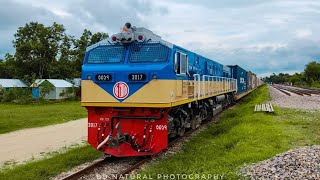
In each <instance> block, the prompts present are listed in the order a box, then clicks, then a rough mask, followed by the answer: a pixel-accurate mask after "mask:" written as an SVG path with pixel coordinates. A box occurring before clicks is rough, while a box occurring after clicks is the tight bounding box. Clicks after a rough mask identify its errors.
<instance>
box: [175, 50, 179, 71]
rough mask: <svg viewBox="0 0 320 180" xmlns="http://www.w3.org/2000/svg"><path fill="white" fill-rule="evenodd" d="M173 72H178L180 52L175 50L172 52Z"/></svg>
mask: <svg viewBox="0 0 320 180" xmlns="http://www.w3.org/2000/svg"><path fill="white" fill-rule="evenodd" d="M174 72H176V74H180V53H179V52H176V53H175V54H174Z"/></svg>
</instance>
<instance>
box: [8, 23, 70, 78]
mask: <svg viewBox="0 0 320 180" xmlns="http://www.w3.org/2000/svg"><path fill="white" fill-rule="evenodd" d="M64 32H65V29H64V27H63V25H60V24H57V23H53V25H52V26H49V27H45V26H44V25H43V24H40V23H37V22H30V23H29V24H26V25H25V26H24V27H19V28H18V30H17V33H15V34H14V37H15V40H14V41H13V45H14V47H15V48H16V54H15V66H16V68H17V69H18V71H19V74H18V76H19V77H22V76H24V75H26V74H31V73H35V74H37V77H39V78H41V79H42V78H48V76H49V73H48V68H49V66H50V64H51V63H53V62H54V61H55V60H56V56H57V54H58V50H59V44H60V41H61V39H62V38H63V37H64V35H65V34H64Z"/></svg>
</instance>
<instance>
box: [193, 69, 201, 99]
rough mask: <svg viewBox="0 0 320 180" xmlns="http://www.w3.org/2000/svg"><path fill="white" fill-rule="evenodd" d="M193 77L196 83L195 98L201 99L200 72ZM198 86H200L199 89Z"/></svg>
mask: <svg viewBox="0 0 320 180" xmlns="http://www.w3.org/2000/svg"><path fill="white" fill-rule="evenodd" d="M193 78H194V79H193V84H194V87H193V88H194V89H193V98H196V97H197V98H198V99H200V81H201V79H200V74H194V75H193ZM196 81H198V82H197V83H196ZM196 87H198V89H197V88H196ZM197 92H198V93H197Z"/></svg>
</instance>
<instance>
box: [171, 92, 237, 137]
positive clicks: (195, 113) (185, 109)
mask: <svg viewBox="0 0 320 180" xmlns="http://www.w3.org/2000/svg"><path fill="white" fill-rule="evenodd" d="M232 103H233V93H229V94H224V95H219V96H216V97H212V98H208V99H204V100H199V101H195V102H192V103H189V104H183V105H180V106H177V107H173V108H172V109H171V110H170V111H169V113H168V135H169V138H173V137H175V136H183V135H184V133H185V131H186V129H189V128H191V129H196V128H198V127H199V126H200V125H201V122H202V121H204V120H207V119H210V118H213V117H214V116H215V115H217V114H218V113H219V112H221V111H222V110H223V109H224V108H226V107H228V106H229V105H230V104H232Z"/></svg>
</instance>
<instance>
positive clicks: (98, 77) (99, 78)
mask: <svg viewBox="0 0 320 180" xmlns="http://www.w3.org/2000/svg"><path fill="white" fill-rule="evenodd" d="M96 80H97V81H111V80H112V75H111V74H97V75H96Z"/></svg>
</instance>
